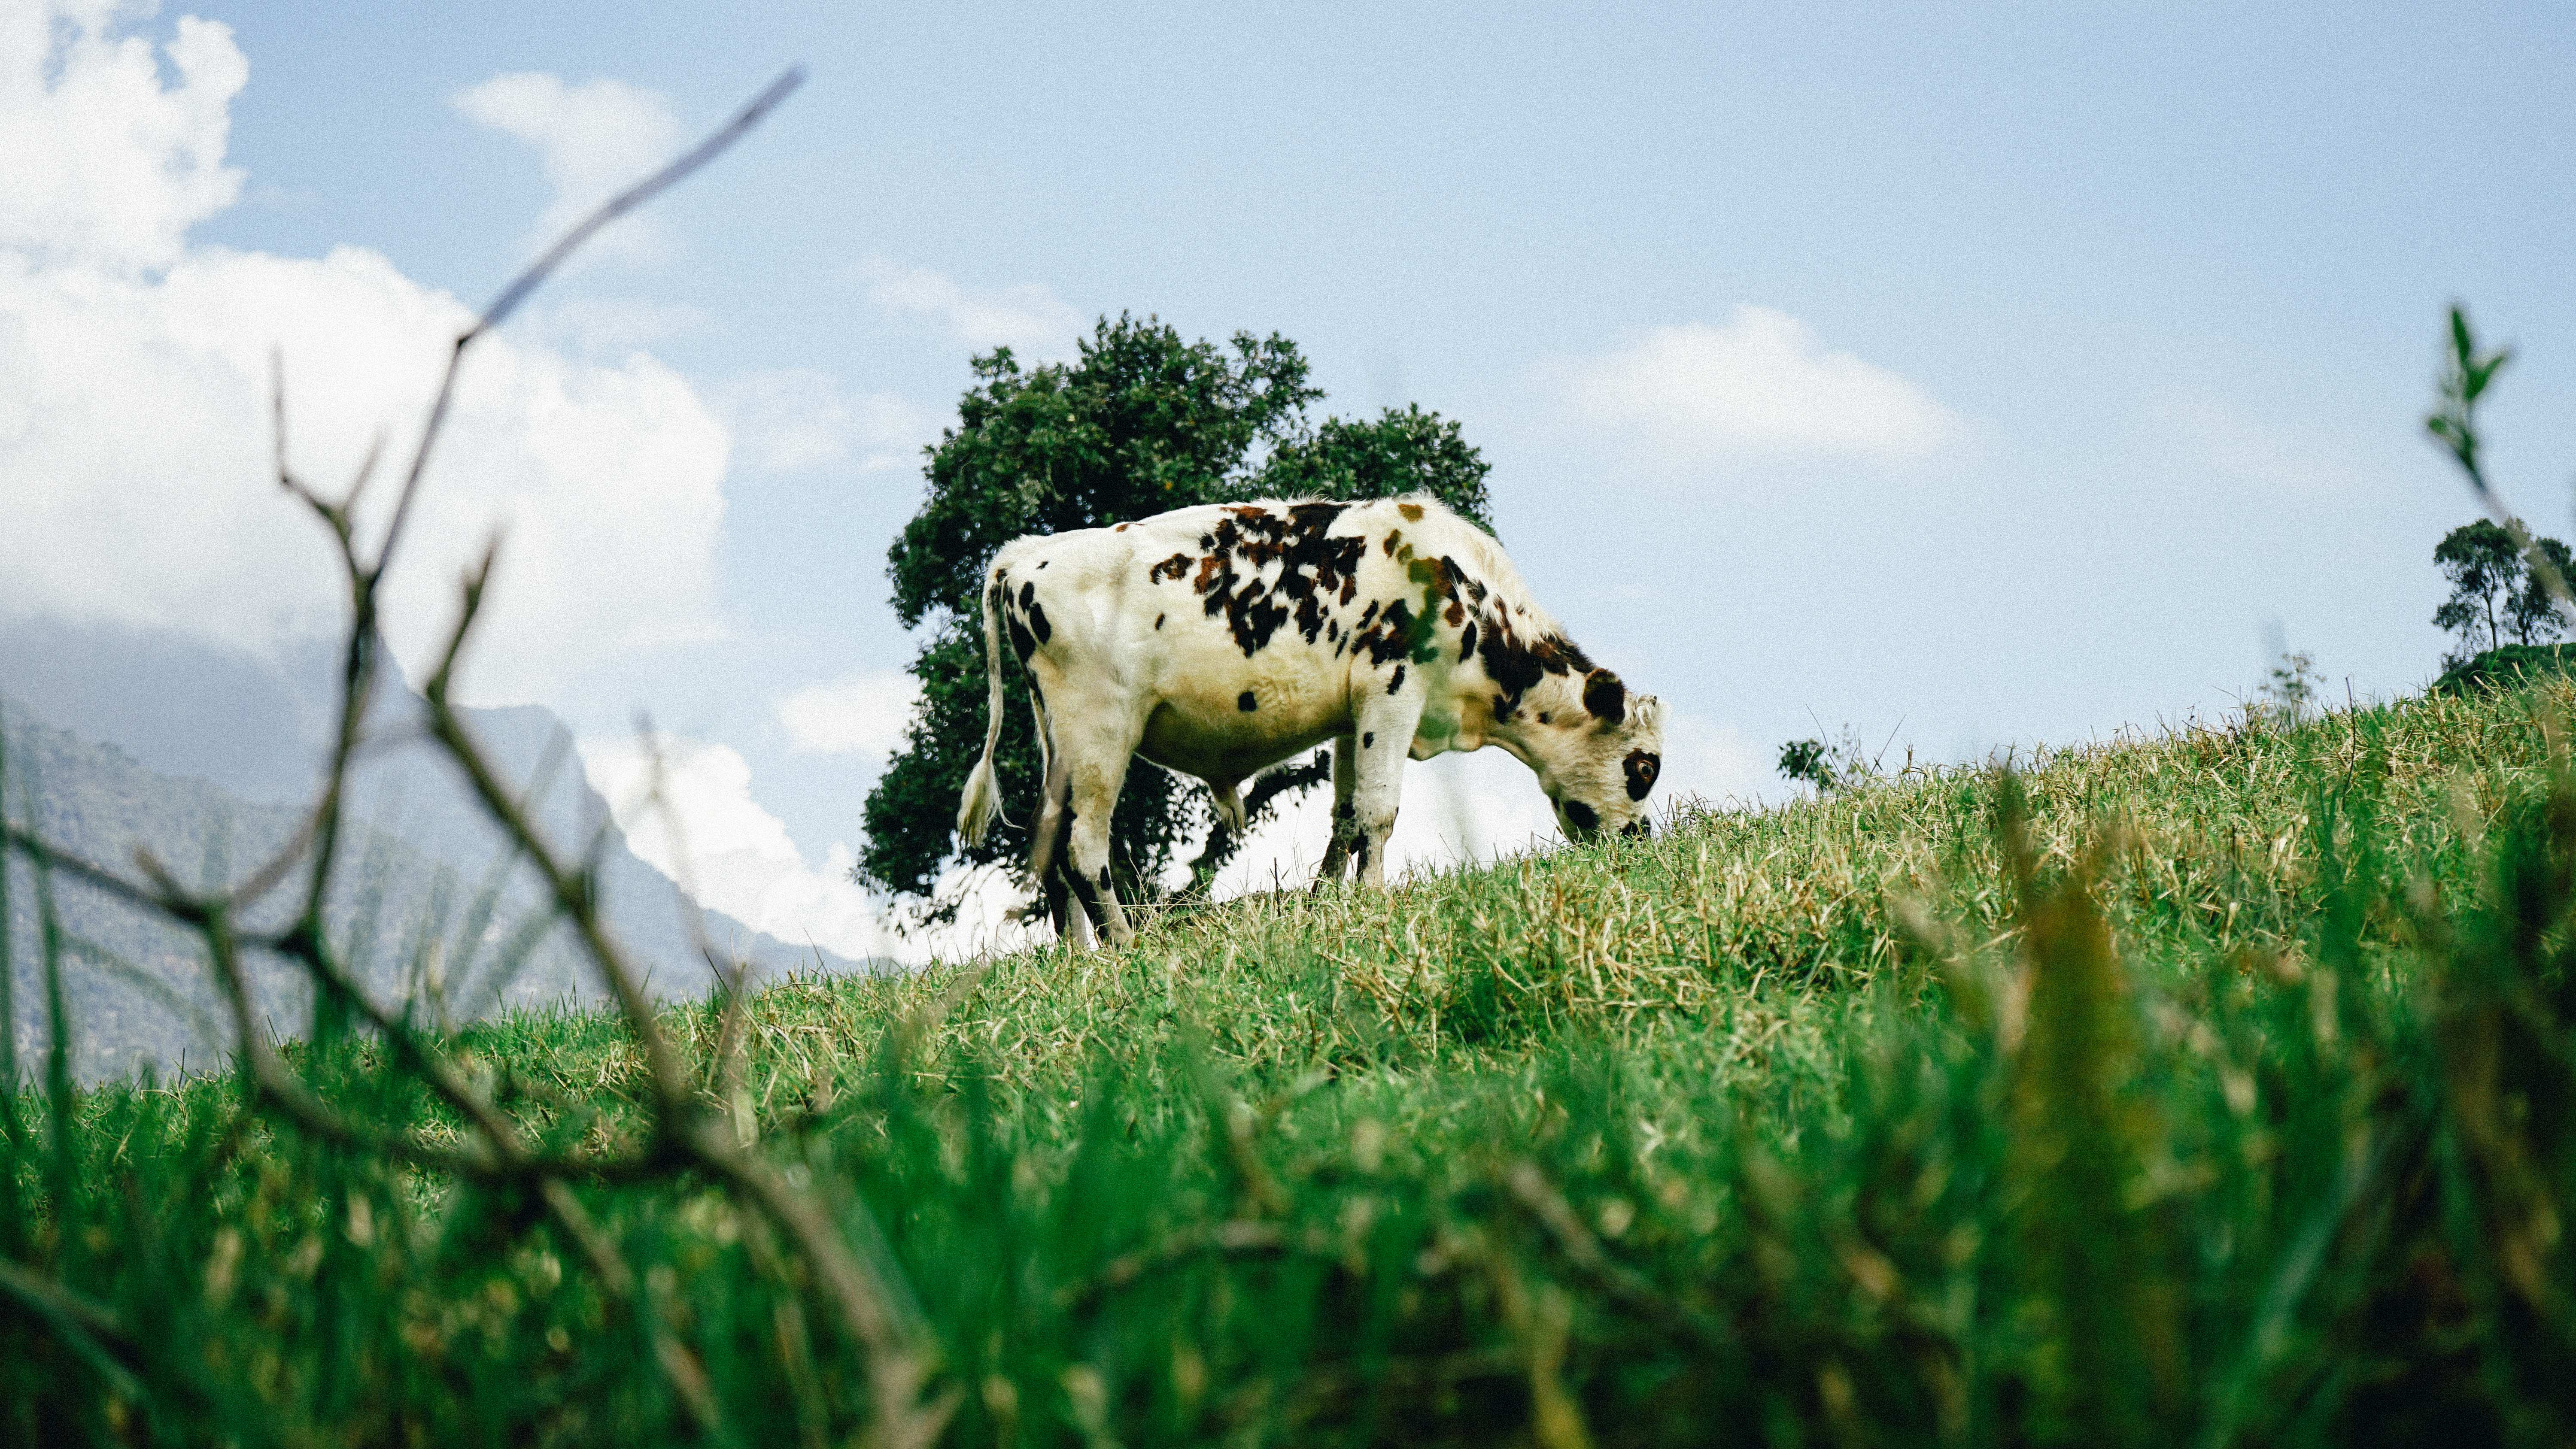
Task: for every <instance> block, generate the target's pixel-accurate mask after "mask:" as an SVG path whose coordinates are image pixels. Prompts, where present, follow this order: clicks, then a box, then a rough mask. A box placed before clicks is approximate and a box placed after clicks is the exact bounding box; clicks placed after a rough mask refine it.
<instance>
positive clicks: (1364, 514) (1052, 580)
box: [957, 495, 1663, 946]
mask: <svg viewBox="0 0 2576 1449" xmlns="http://www.w3.org/2000/svg"><path fill="white" fill-rule="evenodd" d="M983 609H984V657H985V664H986V673H987V675H988V676H989V682H990V685H991V692H990V708H991V712H992V717H991V719H990V721H989V722H988V723H987V725H986V727H985V734H984V756H983V758H982V759H981V760H980V761H978V762H977V764H976V766H975V770H974V773H973V774H971V775H969V776H968V777H967V781H966V788H965V790H964V791H963V792H962V794H961V796H960V798H959V801H958V810H957V830H958V833H959V834H960V835H961V836H963V837H964V838H965V840H966V841H967V842H968V843H969V844H970V845H971V844H977V843H980V842H981V841H982V840H983V837H984V832H985V830H986V829H987V827H989V826H990V825H991V823H992V821H993V819H994V817H996V816H997V815H999V814H1000V813H1001V808H1002V806H1001V800H1000V797H999V792H998V789H997V787H996V786H995V784H994V780H993V748H994V745H995V743H996V742H997V741H998V740H999V739H1000V737H1001V732H1002V710H1003V698H1002V645H1003V641H1004V640H1005V639H1007V640H1008V641H1009V644H1010V649H1011V652H1012V654H1014V655H1015V656H1017V657H1018V659H1019V661H1020V664H1021V666H1022V667H1023V668H1024V669H1025V670H1026V671H1027V673H1028V677H1029V695H1030V704H1031V709H1032V712H1033V713H1034V714H1035V716H1036V723H1037V734H1038V749H1039V753H1040V757H1041V759H1043V760H1044V762H1045V785H1044V789H1043V794H1042V798H1041V800H1040V802H1039V806H1038V812H1037V818H1036V820H1035V822H1034V823H1033V827H1032V829H1031V831H1030V835H1031V837H1032V838H1033V841H1034V844H1033V846H1032V847H1031V850H1030V855H1029V870H1030V873H1031V875H1032V876H1033V877H1034V878H1035V879H1036V880H1038V881H1039V882H1040V883H1041V887H1042V889H1044V890H1045V892H1046V895H1047V900H1048V903H1049V906H1050V909H1051V913H1052V914H1053V915H1054V916H1055V918H1056V920H1057V921H1058V922H1059V924H1060V925H1062V926H1063V927H1064V928H1065V934H1066V936H1067V938H1068V939H1070V940H1073V941H1076V942H1080V941H1082V940H1083V938H1084V936H1085V935H1086V934H1087V932H1086V931H1085V929H1084V927H1085V926H1086V925H1087V924H1096V925H1097V926H1098V928H1099V929H1100V930H1101V932H1102V933H1103V934H1104V935H1105V936H1106V938H1107V939H1108V941H1109V942H1110V943H1111V944H1112V945H1116V946H1123V945H1125V944H1127V942H1128V941H1129V940H1131V939H1132V938H1133V934H1134V933H1133V930H1132V928H1131V927H1130V926H1129V924H1128V920H1127V916H1126V913H1125V912H1124V911H1123V910H1122V909H1121V908H1120V906H1119V902H1118V896H1117V892H1116V891H1115V890H1114V889H1113V888H1112V887H1111V884H1110V878H1109V819H1110V811H1111V809H1112V807H1114V806H1115V805H1116V804H1117V801H1118V791H1119V788H1120V786H1121V785H1122V784H1123V783H1124V782H1125V780H1126V777H1127V767H1128V763H1129V761H1130V759H1131V758H1133V757H1134V756H1137V755H1142V756H1144V757H1145V758H1146V759H1148V760H1150V761H1152V762H1153V763H1155V764H1157V765H1160V766H1162V767H1163V768H1165V769H1167V770H1171V771H1174V772H1175V773H1178V774H1182V775H1190V776H1195V777H1197V778H1198V779H1200V780H1203V781H1205V782H1206V783H1207V786H1208V789H1209V791H1210V792H1211V793H1212V794H1213V796H1214V797H1215V802H1216V812H1217V816H1218V818H1219V819H1221V820H1223V821H1224V822H1225V824H1226V825H1227V826H1228V827H1229V828H1231V829H1233V830H1235V831H1237V832H1240V831H1242V830H1243V829H1244V816H1243V803H1242V799H1241V797H1240V796H1238V795H1237V794H1236V788H1237V787H1238V786H1239V785H1241V784H1242V783H1243V782H1244V781H1245V780H1247V779H1249V778H1251V777H1252V776H1253V775H1254V774H1256V773H1258V772H1259V771H1261V770H1263V769H1266V768H1268V767H1270V766H1273V765H1276V764H1279V763H1280V762H1282V761H1285V760H1288V759H1291V758H1293V757H1295V756H1296V755H1298V754H1300V753H1301V752H1303V751H1306V750H1309V749H1312V748H1314V747H1315V746H1317V745H1319V744H1321V743H1323V742H1324V741H1327V740H1329V741H1331V742H1332V746H1333V829H1332V837H1331V840H1330V842H1329V844H1328V845H1327V846H1326V849H1325V852H1324V859H1323V863H1322V869H1321V870H1320V871H1319V872H1318V875H1317V879H1316V885H1317V887H1318V888H1319V889H1320V888H1321V887H1322V886H1324V885H1325V884H1326V883H1328V882H1332V881H1336V880H1339V879H1341V878H1342V876H1343V874H1344V872H1345V870H1346V868H1348V867H1349V866H1351V865H1352V864H1353V863H1354V862H1355V863H1356V868H1357V873H1358V876H1359V879H1360V880H1361V881H1362V882H1364V883H1365V884H1367V885H1369V886H1372V887H1382V886H1383V885H1384V884H1385V881H1386V843H1387V836H1388V834H1389V832H1391V831H1392V830H1393V829H1394V828H1395V815H1396V804H1397V797H1398V795H1399V793H1400V791H1401V789H1402V787H1403V783H1404V759H1405V757H1407V756H1410V757H1411V758H1413V759H1417V760H1427V759H1430V758H1431V757H1433V756H1434V755H1438V754H1440V753H1442V752H1443V751H1447V750H1475V749H1482V748H1483V747H1485V746H1487V745H1499V746H1501V747H1502V748H1503V749H1504V750H1506V751H1508V752H1509V753H1510V754H1512V755H1513V756H1514V757H1515V758H1517V759H1519V760H1520V761H1521V763H1523V764H1525V765H1527V766H1529V767H1530V769H1531V771H1532V772H1534V773H1535V774H1536V775H1537V776H1538V783H1539V788H1540V789H1542V790H1544V791H1546V793H1547V797H1548V801H1549V803H1550V804H1551V806H1552V807H1553V808H1554V810H1555V812H1556V819H1557V823H1558V825H1559V826H1560V827H1561V828H1562V829H1563V830H1564V831H1565V833H1566V835H1567V836H1568V837H1569V838H1571V839H1574V840H1578V841H1582V840H1589V839H1592V838H1595V837H1597V836H1601V835H1605V834H1609V833H1611V832H1620V833H1630V834H1635V833H1643V832H1645V831H1646V830H1647V828H1648V827H1647V820H1646V809H1647V806H1646V796H1647V794H1648V792H1649V791H1651V790H1653V789H1654V786H1655V777H1656V776H1657V775H1658V774H1659V773H1661V771H1662V769H1663V706H1662V704H1661V703H1660V702H1659V701H1658V700H1657V699H1656V698H1655V697H1654V696H1653V695H1638V694H1632V693H1630V692H1629V690H1628V687H1627V686H1626V685H1625V684H1623V683H1622V682H1621V681H1620V679H1619V676H1618V675H1616V674H1613V673H1612V672H1611V671H1609V670H1607V669H1603V668H1598V667H1596V666H1594V664H1593V663H1592V661H1591V660H1589V659H1587V658H1585V657H1584V653H1583V651H1582V650H1581V649H1580V648H1577V647H1576V646H1575V644H1574V643H1573V641H1571V640H1569V639H1567V638H1566V637H1565V632H1564V630H1562V629H1561V628H1559V627H1558V625H1557V623H1556V621H1555V620H1554V619H1552V618H1550V617H1549V616H1548V615H1547V613H1546V612H1545V611H1543V610H1541V609H1540V608H1539V606H1538V605H1537V603H1536V602H1535V601H1533V600H1532V599H1531V598H1530V594H1529V589H1528V588H1527V586H1525V585H1524V584H1523V583H1522V582H1521V578H1520V574H1519V571H1518V570H1516V569H1514V568H1513V567H1512V562H1511V560H1510V559H1509V558H1507V557H1505V556H1504V554H1503V550H1502V546H1501V545H1500V544H1498V543H1496V542H1495V541H1494V539H1493V538H1492V537H1491V536H1490V535H1488V534H1486V533H1485V532H1484V531H1483V530H1481V529H1479V528H1477V527H1476V526H1475V525H1474V524H1471V523H1469V522H1467V521H1466V520H1465V519H1463V518H1460V517H1459V516H1458V515H1457V514H1455V513H1452V512H1450V511H1449V510H1448V509H1447V508H1445V507H1443V506H1441V504H1440V503H1439V502H1438V501H1437V500H1436V499H1433V498H1430V497H1427V496H1422V495H1408V496H1405V497H1400V498H1385V499H1376V500H1371V501H1368V502H1358V503H1350V502H1331V501H1326V500H1322V499H1313V498H1305V499H1261V500H1257V501H1254V502H1249V503H1226V504H1208V505H1204V506H1201V507H1196V508H1182V509H1176V510H1174V511H1172V512H1170V513H1165V514H1160V515H1157V516H1155V517H1153V518H1146V519H1139V520H1137V521H1135V522H1132V523H1121V524H1118V525H1116V526H1115V527H1109V528H1086V529H1077V530H1074V531H1071V532H1067V533H1058V534H1049V535H1043V536H1030V537H1026V538H1021V539H1017V540H1014V541H1013V542H1011V543H1009V544H1006V545H1004V546H1003V548H1002V549H1001V551H1000V552H999V553H996V554H995V555H994V556H993V561H992V563H991V565H990V566H989V567H988V568H987V569H986V570H985V582H984V591H983ZM1068 887H1069V888H1070V889H1071V891H1072V893H1073V895H1074V896H1075V897H1076V899H1077V900H1078V901H1079V903H1080V905H1081V907H1082V909H1081V910H1080V911H1078V912H1067V911H1066V910H1065V908H1064V891H1065V889H1066V888H1068ZM1086 918H1087V919H1086Z"/></svg>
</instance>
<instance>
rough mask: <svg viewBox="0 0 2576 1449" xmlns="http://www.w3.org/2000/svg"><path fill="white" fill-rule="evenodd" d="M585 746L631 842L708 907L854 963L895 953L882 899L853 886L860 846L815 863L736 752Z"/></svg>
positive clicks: (636, 744) (606, 743) (669, 742)
mask: <svg viewBox="0 0 2576 1449" xmlns="http://www.w3.org/2000/svg"><path fill="white" fill-rule="evenodd" d="M579 750H580V754H581V765H582V773H583V774H585V775H586V776H588V777H589V779H590V783H591V787H592V788H593V789H595V790H597V791H599V793H600V795H601V796H602V797H603V798H605V799H606V800H607V801H608V806H609V809H610V811H611V812H612V813H614V814H615V815H616V817H617V825H618V828H619V829H621V830H623V831H625V832H626V843H627V846H628V847H629V848H630V849H632V850H633V851H634V852H635V854H636V855H637V856H639V857H640V858H642V859H643V860H645V861H646V862H648V863H650V864H651V865H652V866H653V867H654V868H655V869H657V870H659V871H661V872H662V873H663V874H664V875H667V876H669V877H670V878H671V879H673V880H675V881H678V882H679V883H680V885H681V886H682V888H684V889H686V890H687V891H688V892H689V893H690V894H691V895H693V896H695V897H696V898H697V900H698V902H699V903H700V904H701V905H704V906H706V907H708V908H709V909H712V910H718V911H722V912H724V913H725V914H727V915H729V916H732V917H733V918H734V919H736V920H738V921H741V922H742V923H743V924H745V925H747V926H750V927H751V928H752V929H754V930H756V931H766V932H768V933H769V934H770V935H773V936H776V937H777V938H778V939H780V940H782V941H785V942H787V943H788V944H790V945H794V944H795V943H797V942H799V941H804V940H807V939H809V938H810V939H811V940H812V941H813V942H814V944H816V945H819V946H822V947H823V948H824V949H826V950H829V951H835V952H838V953H840V954H841V955H844V956H847V957H850V958H851V959H853V960H861V959H864V958H866V957H869V956H889V955H893V954H895V948H896V945H897V943H896V942H895V941H894V939H893V938H892V937H891V936H890V935H889V934H888V933H887V931H886V930H885V928H884V927H883V926H882V925H881V924H880V923H879V919H878V912H877V906H876V903H875V902H874V901H872V900H871V899H869V897H868V894H867V892H865V891H863V890H861V889H859V888H858V887H857V886H856V885H853V884H851V882H850V880H849V870H850V865H851V862H852V860H853V859H854V858H855V857H854V855H853V853H852V851H851V850H850V848H849V847H848V846H847V845H844V844H840V843H837V842H836V843H835V844H834V845H833V846H832V848H831V849H830V850H829V851H827V852H825V854H824V858H823V862H822V864H821V866H820V867H819V868H818V867H816V866H813V865H809V864H808V863H807V862H806V860H805V857H804V855H803V853H802V852H800V851H798V850H797V848H796V843H795V842H794V841H793V840H791V839H789V838H788V834H787V826H786V825H785V824H784V823H783V822H781V821H780V820H779V818H778V817H777V816H775V815H772V814H770V813H769V812H768V811H767V810H765V809H763V808H762V807H761V805H760V803H759V802H758V801H756V800H754V799H752V798H751V766H750V765H749V764H748V763H746V762H745V761H744V759H743V757H742V756H741V755H740V754H738V753H736V752H735V751H734V750H733V748H732V747H731V746H728V745H720V744H714V743H711V742H709V741H705V740H688V739H677V738H671V737H667V736H666V737H664V738H662V739H660V740H657V741H654V742H652V743H650V744H648V743H646V742H645V741H642V740H636V739H630V738H619V739H610V738H592V739H585V740H582V741H581V742H580V744H579ZM657 752H658V753H659V754H660V756H661V792H660V795H659V796H658V797H657V796H656V794H655V792H654V756H655V754H656V753H657ZM675 816H676V817H677V821H678V826H677V828H676V829H674V827H673V820H674V817H675ZM716 944H717V945H719V946H721V945H722V944H723V943H722V942H717V943H716Z"/></svg>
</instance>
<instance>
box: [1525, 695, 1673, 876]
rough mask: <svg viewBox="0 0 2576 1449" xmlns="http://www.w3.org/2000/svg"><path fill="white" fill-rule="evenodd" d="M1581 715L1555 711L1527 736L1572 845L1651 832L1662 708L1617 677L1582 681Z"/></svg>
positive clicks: (1558, 820) (1661, 741) (1661, 744)
mask: <svg viewBox="0 0 2576 1449" xmlns="http://www.w3.org/2000/svg"><path fill="white" fill-rule="evenodd" d="M1582 698H1583V707H1582V709H1581V711H1580V712H1573V711H1567V712H1561V713H1556V714H1553V715H1552V716H1551V717H1550V718H1549V719H1548V722H1547V723H1546V724H1544V725H1542V726H1539V727H1538V728H1537V729H1536V730H1535V731H1533V732H1532V733H1533V734H1535V735H1536V736H1538V738H1535V739H1527V740H1526V747H1527V748H1528V750H1529V754H1530V756H1531V760H1530V763H1531V764H1533V765H1535V766H1537V768H1538V781H1539V787H1540V788H1541V789H1544V790H1545V791H1547V798H1548V803H1549V804H1550V805H1553V806H1554V807H1555V808H1556V823H1557V825H1558V827H1559V828H1560V829H1562V830H1564V832H1565V834H1566V838H1567V839H1569V840H1578V841H1579V840H1592V839H1595V838H1597V837H1599V836H1601V835H1604V834H1607V833H1610V832H1613V831H1615V832H1617V833H1619V834H1622V835H1643V834H1645V833H1646V832H1647V828H1648V827H1647V823H1646V816H1647V809H1648V806H1647V797H1648V794H1649V792H1651V791H1652V790H1653V789H1654V788H1655V780H1656V779H1657V777H1659V776H1661V775H1662V774H1663V771H1664V703H1663V701H1662V700H1659V699H1657V698H1655V697H1654V696H1653V695H1651V694H1630V693H1629V692H1628V687H1627V686H1626V685H1625V684H1622V683H1620V681H1619V676H1618V675H1615V674H1613V673H1611V672H1610V671H1609V670H1607V669H1595V670H1593V671H1592V672H1591V673H1589V674H1586V675H1584V676H1583V696H1582Z"/></svg>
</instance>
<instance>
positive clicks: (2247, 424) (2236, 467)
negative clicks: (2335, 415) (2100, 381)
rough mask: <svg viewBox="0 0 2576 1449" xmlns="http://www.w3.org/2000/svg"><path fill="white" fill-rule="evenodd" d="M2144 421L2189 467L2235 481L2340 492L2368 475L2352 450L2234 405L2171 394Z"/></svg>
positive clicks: (2293, 489)
mask: <svg viewBox="0 0 2576 1449" xmlns="http://www.w3.org/2000/svg"><path fill="white" fill-rule="evenodd" d="M2148 417H2149V419H2150V421H2152V422H2153V423H2154V424H2155V425H2156V426H2157V427H2158V428H2160V429H2162V430H2163V431H2164V432H2165V434H2166V435H2167V436H2168V437H2170V438H2171V439H2172V440H2173V441H2174V442H2176V443H2177V444H2179V445H2180V446H2181V447H2182V449H2183V451H2184V453H2185V454H2186V456H2187V457H2188V458H2189V460H2190V462H2191V463H2192V464H2193V465H2195V466H2198V467H2202V468H2208V469H2212V470H2214V471H2216V472H2218V473H2221V474H2223V475H2225V476H2227V477H2229V478H2233V479H2235V480H2237V481H2239V482H2245V483H2260V484H2263V485H2265V486H2267V487H2273V488H2280V489H2284V490H2286V491H2288V492H2292V493H2307V494H2321V493H2339V492H2343V491H2345V490H2347V489H2350V488H2352V487H2355V486H2356V485H2358V484H2359V483H2360V482H2361V481H2362V479H2363V478H2364V476H2365V475H2366V473H2367V469H2365V468H2364V467H2363V466H2362V465H2361V464H2359V463H2357V462H2355V461H2354V460H2353V455H2354V452H2355V450H2353V449H2351V448H2349V447H2346V446H2344V445H2342V444H2340V443H2338V442H2336V441H2335V440H2333V439H2330V438H2326V437H2323V436H2320V435H2318V434H2315V433H2312V432H2307V431H2303V430H2300V429H2296V428H2286V427H2281V426H2278V425H2276V424H2272V423H2267V422H2264V421H2262V420H2259V419H2257V418H2255V417H2254V416H2252V415H2251V414H2249V413H2247V412H2246V411H2245V410H2244V409H2242V408H2240V407H2237V406H2236V405H2234V404H2233V403H2228V402H2222V401H2220V400H2218V399H2216V398H2212V397H2202V396H2190V395H2184V394H2173V395H2168V396H2165V397H2161V398H2158V399H2156V400H2154V401H2153V402H2151V403H2150V404H2149V405H2148Z"/></svg>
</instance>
